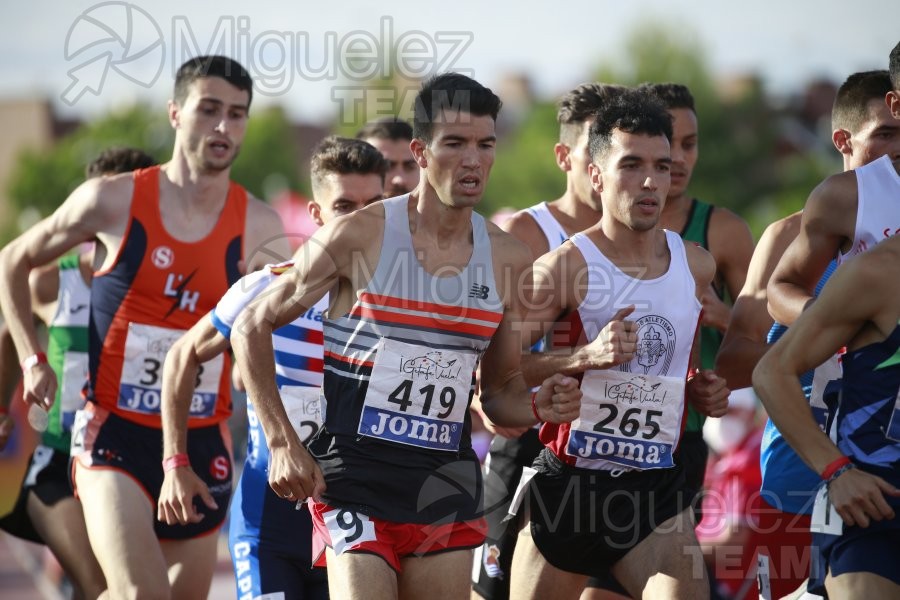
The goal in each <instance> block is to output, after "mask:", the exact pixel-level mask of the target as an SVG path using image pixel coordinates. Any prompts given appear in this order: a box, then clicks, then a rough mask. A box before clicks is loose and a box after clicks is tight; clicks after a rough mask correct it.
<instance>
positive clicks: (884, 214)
mask: <svg viewBox="0 0 900 600" xmlns="http://www.w3.org/2000/svg"><path fill="white" fill-rule="evenodd" d="M855 173H856V190H857V197H858V206H857V209H856V229H855V231H854V234H853V245H852V246H851V247H850V252H848V253H846V254H843V253H842V254H841V255H840V257H839V262H844V261H846V260H847V259H848V258H850V257H852V256H855V255H857V254H859V253H861V252H865V251H866V250H868V249H870V248H872V247H873V246H874V245H875V244H877V243H879V242H883V241H884V240H886V239H887V238H889V237H891V236H893V235H896V234H897V233H898V232H900V175H898V174H897V170H896V169H894V165H893V163H892V162H891V159H890V157H889V156H887V155H884V156H882V157H881V158H879V159H878V160H873V161H872V162H870V163H869V164H867V165H864V166H862V167H859V168H858V169H856V170H855Z"/></svg>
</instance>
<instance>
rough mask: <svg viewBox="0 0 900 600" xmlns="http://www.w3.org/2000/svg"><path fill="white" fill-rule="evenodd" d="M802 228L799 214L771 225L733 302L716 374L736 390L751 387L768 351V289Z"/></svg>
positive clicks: (769, 320) (770, 319)
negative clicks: (779, 265)
mask: <svg viewBox="0 0 900 600" xmlns="http://www.w3.org/2000/svg"><path fill="white" fill-rule="evenodd" d="M799 228H800V214H799V213H797V214H794V215H791V216H790V217H787V218H785V219H781V220H779V221H776V222H775V223H772V224H771V225H769V226H768V227H767V228H766V230H765V231H764V232H763V234H762V237H760V238H759V243H758V244H757V245H756V250H755V251H754V252H753V258H752V259H751V260H750V268H749V269H748V271H747V281H746V283H744V289H742V290H741V293H740V295H739V296H738V297H737V299H736V300H735V302H734V307H733V308H732V312H731V322H730V323H729V325H728V329H727V330H726V331H725V337H724V338H723V340H722V345H721V347H720V348H719V353H718V354H717V355H716V373H718V374H719V375H720V376H722V377H724V378H725V379H726V380H727V381H728V385H730V386H731V387H732V388H733V389H740V388H745V387H748V386H750V377H751V374H752V373H753V367H755V366H756V363H757V362H758V361H759V359H760V358H761V357H762V355H763V354H765V353H766V351H767V350H768V349H769V346H768V344H766V336H767V335H768V332H769V329H771V327H772V323H773V321H772V317H771V316H769V311H768V309H767V306H766V286H767V285H768V283H769V279H770V278H771V277H772V271H774V270H775V265H776V264H778V260H779V259H780V258H781V255H782V254H784V251H785V249H786V248H787V247H788V245H790V243H791V241H792V240H793V239H794V238H795V237H796V236H797V231H798V230H799Z"/></svg>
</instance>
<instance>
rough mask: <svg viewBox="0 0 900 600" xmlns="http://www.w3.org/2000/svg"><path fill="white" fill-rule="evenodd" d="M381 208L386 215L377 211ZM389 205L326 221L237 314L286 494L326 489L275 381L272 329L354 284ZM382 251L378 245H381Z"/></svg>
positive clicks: (279, 485) (240, 355)
mask: <svg viewBox="0 0 900 600" xmlns="http://www.w3.org/2000/svg"><path fill="white" fill-rule="evenodd" d="M378 215H381V219H380V220H376V219H374V218H373V216H375V217H377V216H378ZM383 215H384V209H383V207H381V206H380V205H378V204H375V205H372V206H370V207H367V208H365V209H361V210H360V211H357V212H356V213H354V214H352V215H348V216H345V217H338V218H336V219H334V220H333V221H331V222H329V223H327V224H326V225H324V226H323V227H321V228H320V229H319V230H318V231H316V233H315V234H314V235H313V236H312V237H311V238H310V239H309V240H308V241H307V242H306V243H305V244H303V245H302V246H301V247H300V248H299V249H298V250H297V253H296V254H295V256H294V265H293V267H292V268H291V269H290V270H288V271H287V272H285V273H284V274H283V275H281V276H279V277H278V279H277V280H275V281H273V282H272V284H271V285H269V287H267V288H266V289H265V290H264V291H263V293H261V294H260V297H259V298H257V299H256V300H255V301H254V302H252V303H251V304H250V305H249V306H247V308H246V309H245V310H243V311H242V312H241V314H240V316H238V318H237V320H236V322H235V325H234V329H233V331H232V336H231V344H232V349H233V351H234V355H235V359H236V361H237V364H238V366H239V368H240V370H241V374H242V377H243V379H244V384H245V387H246V388H247V394H248V395H249V396H250V397H252V398H253V401H254V408H255V410H256V414H257V416H258V417H259V421H260V425H261V426H262V428H263V434H264V435H265V437H266V440H267V441H268V444H269V450H270V461H269V485H270V486H271V487H272V489H273V490H274V491H275V493H277V494H278V495H279V496H282V497H296V498H298V499H300V498H307V497H310V496H313V497H318V496H319V495H320V494H321V493H322V492H323V491H324V490H325V483H324V480H323V477H322V473H321V471H320V470H319V468H318V466H317V465H316V464H315V461H314V460H313V459H312V457H311V456H310V455H309V453H308V452H307V451H306V448H304V446H303V444H302V443H301V441H300V438H299V437H298V436H297V432H296V431H295V430H294V428H293V426H292V425H291V423H290V421H289V420H288V417H287V413H286V411H285V409H284V405H283V404H282V402H281V397H280V396H279V394H278V389H277V386H276V383H275V358H274V352H273V350H272V331H274V330H275V329H277V328H278V327H281V326H282V325H286V324H287V323H290V322H291V321H293V320H294V319H296V318H297V317H299V316H300V315H301V314H302V313H303V312H305V311H306V310H308V308H309V307H311V306H313V305H315V303H316V302H318V301H319V300H320V299H321V298H322V296H324V295H325V294H326V293H327V292H328V291H329V290H331V289H332V288H334V287H335V286H336V285H338V284H339V283H340V282H341V281H342V280H343V281H345V282H349V284H354V283H355V279H354V276H356V277H360V276H361V273H357V272H354V271H355V270H358V269H354V266H355V265H356V266H358V263H354V261H357V260H358V259H359V257H360V256H362V255H365V256H369V255H370V254H371V253H372V252H373V250H372V249H373V248H379V249H380V247H381V246H380V244H381V236H380V235H373V228H374V226H376V224H377V226H381V227H383ZM374 252H376V253H377V250H374Z"/></svg>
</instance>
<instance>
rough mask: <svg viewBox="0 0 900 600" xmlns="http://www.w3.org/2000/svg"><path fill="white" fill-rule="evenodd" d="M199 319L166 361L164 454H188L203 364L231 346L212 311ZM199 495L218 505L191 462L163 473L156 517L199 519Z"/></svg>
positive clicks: (162, 414) (183, 522)
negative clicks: (190, 420) (196, 499)
mask: <svg viewBox="0 0 900 600" xmlns="http://www.w3.org/2000/svg"><path fill="white" fill-rule="evenodd" d="M211 314H212V313H208V314H206V315H205V316H204V317H203V318H202V319H200V320H199V321H197V323H195V324H194V326H193V327H191V328H190V329H189V330H188V331H187V333H185V334H184V335H183V336H181V337H180V338H179V339H178V341H176V342H175V343H174V344H173V345H172V347H171V348H170V349H169V352H168V353H167V354H166V361H165V364H164V365H163V379H162V400H161V405H160V417H161V419H162V430H163V457H166V458H168V457H172V456H175V455H176V454H187V425H188V416H189V414H190V407H191V401H192V400H193V397H194V388H195V387H196V381H197V377H198V374H199V372H200V365H201V364H202V363H204V362H206V361H208V360H211V359H213V358H215V357H216V356H219V355H220V354H222V353H223V352H225V351H226V350H227V349H228V339H227V338H226V337H225V336H224V335H222V334H221V333H219V331H218V330H217V329H216V327H215V326H214V325H213V323H212V320H211V318H210V315H211ZM195 496H200V498H201V500H202V501H203V502H204V504H206V505H207V506H208V507H210V508H212V509H215V508H218V507H217V505H216V501H215V500H214V499H213V497H212V494H210V493H209V488H208V487H207V486H206V484H205V483H204V482H203V480H202V479H200V478H199V477H198V476H197V475H196V473H194V471H193V470H192V469H191V467H190V465H187V466H184V467H178V468H175V469H171V470H169V471H167V472H166V473H165V474H164V479H163V484H162V489H161V490H160V493H159V502H158V504H157V506H158V509H157V518H158V519H159V520H160V521H164V522H165V523H168V524H169V525H175V524H176V523H180V524H181V525H186V524H188V523H198V522H199V521H201V520H202V519H203V515H202V514H200V512H199V511H198V510H197V509H196V508H195V507H194V497H195Z"/></svg>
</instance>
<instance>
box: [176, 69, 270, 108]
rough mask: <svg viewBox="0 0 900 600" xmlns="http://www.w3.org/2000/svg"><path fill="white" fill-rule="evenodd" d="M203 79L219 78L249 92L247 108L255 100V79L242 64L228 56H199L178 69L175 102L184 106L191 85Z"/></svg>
mask: <svg viewBox="0 0 900 600" xmlns="http://www.w3.org/2000/svg"><path fill="white" fill-rule="evenodd" d="M201 77H219V78H221V79H224V80H225V81H227V82H228V83H230V84H231V85H233V86H234V87H236V88H237V89H239V90H244V91H245V92H247V108H250V102H251V100H253V78H252V77H250V73H248V72H247V69H245V68H244V67H243V66H242V65H241V63H239V62H237V61H236V60H234V59H231V58H228V57H227V56H197V57H195V58H192V59H190V60H188V61H187V62H186V63H184V64H183V65H181V66H180V67H178V72H177V73H176V74H175V96H174V99H175V102H176V104H178V105H179V106H181V105H183V104H184V101H185V99H186V98H187V96H188V92H189V91H190V87H191V84H192V83H194V82H195V81H196V80H198V79H200V78H201Z"/></svg>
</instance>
